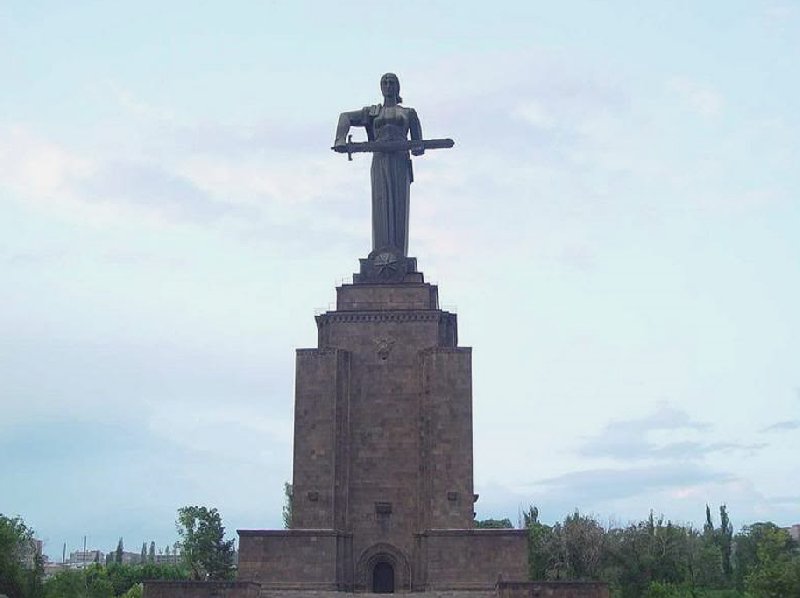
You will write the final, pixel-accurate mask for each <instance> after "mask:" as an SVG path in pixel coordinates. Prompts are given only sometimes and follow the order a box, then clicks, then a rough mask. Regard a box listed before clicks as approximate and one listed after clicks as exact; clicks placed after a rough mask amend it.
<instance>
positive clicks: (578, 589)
mask: <svg viewBox="0 0 800 598" xmlns="http://www.w3.org/2000/svg"><path fill="white" fill-rule="evenodd" d="M144 588H145V589H144V598H175V597H181V598H356V597H358V598H368V597H373V596H374V597H377V596H378V594H372V593H366V592H365V593H360V592H359V593H355V592H337V591H332V590H308V589H306V590H290V589H275V588H266V587H265V588H262V587H260V586H259V584H256V583H243V582H213V581H206V582H189V581H148V582H145V584H144ZM380 595H384V594H380ZM413 595H414V596H415V598H538V597H541V598H545V597H548V598H608V597H609V590H608V585H607V584H604V583H599V582H591V581H523V582H502V581H501V582H498V583H497V584H496V585H495V587H494V588H492V589H490V590H429V591H424V592H414V594H413Z"/></svg>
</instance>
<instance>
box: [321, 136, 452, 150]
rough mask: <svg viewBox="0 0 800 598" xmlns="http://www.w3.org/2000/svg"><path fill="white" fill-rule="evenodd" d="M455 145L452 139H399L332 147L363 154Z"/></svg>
mask: <svg viewBox="0 0 800 598" xmlns="http://www.w3.org/2000/svg"><path fill="white" fill-rule="evenodd" d="M453 145H455V142H454V141H453V140H452V139H449V138H448V139H420V140H418V141H414V140H409V139H398V140H396V141H350V142H348V143H346V144H344V145H338V146H336V145H335V146H333V147H332V148H331V149H332V150H333V151H335V152H339V153H341V154H362V153H367V152H386V153H388V152H403V151H409V150H413V149H426V150H428V149H447V148H451V147H453Z"/></svg>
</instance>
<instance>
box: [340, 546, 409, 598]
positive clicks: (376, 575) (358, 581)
mask: <svg viewBox="0 0 800 598" xmlns="http://www.w3.org/2000/svg"><path fill="white" fill-rule="evenodd" d="M354 582H355V583H354V587H355V590H356V592H374V593H376V594H391V593H394V592H408V591H410V590H411V567H410V566H409V563H408V558H407V557H406V555H405V554H404V553H403V551H401V550H400V549H398V548H397V547H396V546H392V545H391V544H389V543H386V542H379V543H377V544H373V545H372V546H370V547H368V548H366V549H365V550H364V551H363V552H362V553H361V556H360V557H359V558H358V561H356V570H355V579H354Z"/></svg>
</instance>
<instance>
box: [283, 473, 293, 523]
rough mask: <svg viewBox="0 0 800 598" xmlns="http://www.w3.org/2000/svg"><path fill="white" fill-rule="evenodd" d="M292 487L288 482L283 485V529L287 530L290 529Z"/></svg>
mask: <svg viewBox="0 0 800 598" xmlns="http://www.w3.org/2000/svg"><path fill="white" fill-rule="evenodd" d="M292 497H293V495H292V485H291V484H290V483H289V482H284V484H283V512H282V515H283V527H284V528H286V529H289V528H290V527H292V513H293V510H292V506H293V504H294V503H293V502H292Z"/></svg>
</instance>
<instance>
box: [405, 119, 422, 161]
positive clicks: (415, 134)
mask: <svg viewBox="0 0 800 598" xmlns="http://www.w3.org/2000/svg"><path fill="white" fill-rule="evenodd" d="M408 132H409V133H410V134H411V141H422V125H421V124H420V122H419V117H418V116H417V111H416V110H414V109H413V108H409V111H408ZM411 153H412V154H414V155H415V156H421V155H422V154H424V153H425V148H423V147H421V148H419V149H412V150H411Z"/></svg>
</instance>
